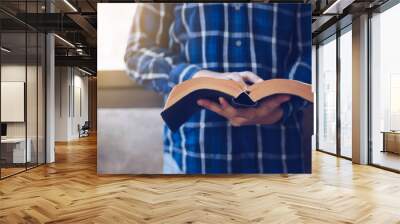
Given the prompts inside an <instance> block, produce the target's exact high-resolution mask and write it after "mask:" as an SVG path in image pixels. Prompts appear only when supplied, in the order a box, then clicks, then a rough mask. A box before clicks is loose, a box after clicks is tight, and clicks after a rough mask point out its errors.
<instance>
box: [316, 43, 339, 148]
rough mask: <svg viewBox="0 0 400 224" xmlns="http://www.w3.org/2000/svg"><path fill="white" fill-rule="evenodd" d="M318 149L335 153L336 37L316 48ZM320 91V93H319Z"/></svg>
mask: <svg viewBox="0 0 400 224" xmlns="http://www.w3.org/2000/svg"><path fill="white" fill-rule="evenodd" d="M317 63H318V90H317V91H318V98H317V103H318V149H319V150H322V151H326V152H329V153H336V37H335V36H333V37H331V38H329V39H328V40H327V41H325V42H324V43H321V44H320V45H319V47H318V61H317ZM319 90H321V91H319Z"/></svg>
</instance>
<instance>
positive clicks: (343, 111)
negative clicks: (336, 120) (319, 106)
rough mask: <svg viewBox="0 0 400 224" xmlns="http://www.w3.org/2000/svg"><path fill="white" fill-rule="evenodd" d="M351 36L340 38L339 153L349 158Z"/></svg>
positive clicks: (346, 35) (348, 33) (350, 154)
mask: <svg viewBox="0 0 400 224" xmlns="http://www.w3.org/2000/svg"><path fill="white" fill-rule="evenodd" d="M351 42H352V35H351V30H350V31H348V32H346V33H344V34H343V35H341V36H340V153H341V155H342V156H346V157H349V158H351V156H352V150H351V141H352V138H351V136H352V125H351V124H352V66H351V63H352V49H351V48H352V44H351Z"/></svg>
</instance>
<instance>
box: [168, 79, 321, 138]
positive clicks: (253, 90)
mask: <svg viewBox="0 0 400 224" xmlns="http://www.w3.org/2000/svg"><path fill="white" fill-rule="evenodd" d="M275 94H290V95H293V96H297V97H301V98H303V99H305V100H307V101H309V102H311V103H312V102H313V93H312V90H311V85H310V84H307V83H303V82H299V81H296V80H289V79H270V80H266V81H263V82H259V83H256V84H253V85H251V86H247V85H245V84H244V83H239V82H236V81H233V80H225V79H216V78H208V77H201V78H195V79H190V80H187V81H185V82H183V83H181V84H179V85H176V86H175V87H174V88H173V89H172V91H171V93H170V94H169V96H168V99H167V102H166V104H165V106H164V109H163V111H162V112H161V116H162V118H163V120H164V122H165V123H166V124H167V126H168V127H169V128H170V129H171V130H172V131H176V130H177V129H178V128H179V127H180V126H181V125H182V124H183V123H185V122H186V121H187V120H188V119H189V118H190V116H191V115H192V114H193V113H195V112H196V111H197V110H199V109H201V107H200V106H198V105H197V100H198V99H210V100H214V101H216V102H218V97H224V98H225V99H227V100H228V102H230V103H231V104H232V106H234V107H257V104H258V102H259V101H260V100H262V99H264V98H266V97H269V96H272V95H275Z"/></svg>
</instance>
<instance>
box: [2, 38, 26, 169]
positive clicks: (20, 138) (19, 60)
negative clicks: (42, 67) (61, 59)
mask: <svg viewBox="0 0 400 224" xmlns="http://www.w3.org/2000/svg"><path fill="white" fill-rule="evenodd" d="M25 38H26V35H25V32H10V33H5V32H2V34H1V45H2V47H3V48H6V49H8V51H1V107H0V109H1V122H2V124H3V125H5V126H6V134H4V135H3V136H2V139H1V166H2V169H1V176H2V177H6V176H9V175H12V174H15V173H18V172H21V171H23V170H25V166H26V164H25V163H26V162H27V161H28V162H29V161H30V158H31V157H30V155H31V154H30V153H31V151H30V147H29V145H30V144H29V143H28V144H27V142H26V119H25V91H26V51H25V50H26V48H25V47H26V44H25V41H26V39H25Z"/></svg>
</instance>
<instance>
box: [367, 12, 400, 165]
mask: <svg viewBox="0 0 400 224" xmlns="http://www.w3.org/2000/svg"><path fill="white" fill-rule="evenodd" d="M398 21H400V4H398V5H395V6H394V7H392V8H390V9H388V10H386V11H384V12H382V13H379V14H375V15H374V16H373V17H372V18H371V35H372V36H371V41H372V42H371V68H372V70H371V79H370V81H371V98H370V104H371V106H370V121H371V125H370V137H371V141H372V144H371V147H372V148H371V151H370V153H371V155H370V156H371V162H372V164H375V165H378V166H382V167H386V168H390V169H394V170H400V103H399V102H400V100H399V96H400V63H399V60H398V59H399V57H398V54H399V52H400V44H399V39H400V31H399V29H397V28H396V27H398Z"/></svg>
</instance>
